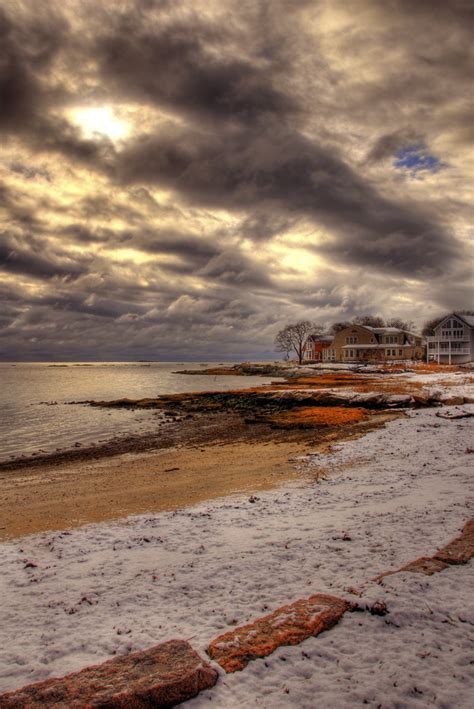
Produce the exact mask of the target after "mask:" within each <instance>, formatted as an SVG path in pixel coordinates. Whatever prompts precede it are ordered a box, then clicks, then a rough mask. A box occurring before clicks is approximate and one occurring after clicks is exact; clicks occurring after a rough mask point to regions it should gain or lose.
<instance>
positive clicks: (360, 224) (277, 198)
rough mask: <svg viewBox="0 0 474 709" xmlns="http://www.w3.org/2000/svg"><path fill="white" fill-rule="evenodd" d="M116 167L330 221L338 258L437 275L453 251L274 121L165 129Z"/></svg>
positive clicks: (416, 213)
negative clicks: (230, 127) (220, 128)
mask: <svg viewBox="0 0 474 709" xmlns="http://www.w3.org/2000/svg"><path fill="white" fill-rule="evenodd" d="M118 170H119V175H120V179H122V180H124V181H125V183H129V182H135V181H136V182H143V181H146V182H157V183H158V184H162V185H166V186H167V187H171V188H173V189H174V190H176V191H178V192H179V193H180V194H182V195H185V196H186V197H187V198H188V199H189V200H190V201H192V202H193V203H196V204H201V205H206V206H208V207H218V208H226V209H234V210H248V209H250V210H252V209H255V208H256V207H257V206H258V205H261V204H262V203H263V204H266V205H267V209H268V210H269V212H270V211H272V212H273V214H274V213H275V212H277V213H278V212H279V213H280V214H281V215H282V217H281V218H282V219H284V218H285V217H286V215H289V216H291V215H306V216H310V217H312V218H313V219H314V220H315V222H316V223H318V222H319V223H320V224H325V225H326V226H328V227H329V228H335V230H336V233H337V234H338V236H337V238H335V239H334V241H333V242H332V243H331V246H330V248H328V247H324V250H325V251H326V252H329V251H331V252H332V253H334V255H335V256H340V257H341V258H343V259H344V260H347V261H351V259H352V258H353V259H354V260H355V261H357V262H365V263H367V264H370V265H380V266H384V267H386V268H387V269H388V270H395V271H400V272H402V273H407V274H408V273H412V272H417V271H418V270H420V269H424V268H428V269H432V270H433V271H434V272H436V271H437V270H438V269H441V268H442V267H444V266H445V265H446V263H447V261H449V260H450V259H451V258H453V257H455V256H456V255H457V253H458V250H457V247H456V244H455V242H454V241H453V240H452V238H451V237H450V236H449V235H448V234H447V233H446V232H445V230H444V228H443V227H442V226H441V225H437V224H436V223H435V222H434V220H433V219H432V218H430V217H429V216H428V215H427V214H424V213H423V211H422V210H421V209H419V210H417V209H416V208H415V207H411V206H408V205H404V204H400V203H399V202H395V201H394V202H391V201H390V200H388V199H386V198H384V197H382V196H381V195H379V193H378V192H377V191H376V190H375V189H374V188H373V187H372V186H371V185H370V184H369V183H368V182H367V181H365V180H363V179H361V177H360V176H358V175H357V174H356V173H355V172H354V171H353V170H352V169H351V168H350V167H349V166H348V165H347V164H346V163H345V162H344V161H343V160H341V159H340V158H339V157H338V156H336V155H334V154H331V153H330V152H329V151H328V150H326V149H324V148H322V147H321V146H318V145H317V144H315V143H314V142H312V141H310V140H308V139H307V138H305V137H304V136H303V135H301V134H300V133H298V132H296V131H290V130H288V129H287V128H285V127H282V126H280V125H277V124H274V125H272V127H271V130H269V125H268V123H267V124H266V126H265V128H261V129H254V130H250V129H249V128H245V129H243V130H242V131H232V133H230V134H229V135H227V134H225V133H224V134H223V135H219V134H217V135H216V134H209V133H206V134H204V133H202V132H191V131H189V130H188V131H186V130H185V131H183V130H182V129H179V128H178V129H176V128H174V127H171V126H170V127H169V128H168V133H167V134H165V133H164V132H162V133H161V134H160V135H159V136H146V137H142V138H140V139H139V140H138V141H136V142H135V144H131V145H130V146H129V147H128V148H127V149H125V150H124V151H123V153H122V154H121V156H120V162H119V163H118ZM261 219H262V217H261ZM268 219H269V217H268ZM246 235H247V236H248V234H246ZM424 238H428V239H429V248H428V249H426V248H425V246H424V245H423V239H424ZM407 247H408V248H409V251H407ZM315 248H319V246H318V247H315Z"/></svg>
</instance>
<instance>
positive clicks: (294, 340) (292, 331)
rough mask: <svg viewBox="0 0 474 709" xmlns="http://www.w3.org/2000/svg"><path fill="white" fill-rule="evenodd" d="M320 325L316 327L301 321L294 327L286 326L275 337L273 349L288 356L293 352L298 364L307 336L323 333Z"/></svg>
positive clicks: (307, 321)
mask: <svg viewBox="0 0 474 709" xmlns="http://www.w3.org/2000/svg"><path fill="white" fill-rule="evenodd" d="M323 329H324V328H323V327H322V325H317V324H316V323H312V322H310V321H309V320H301V321H300V322H297V323H295V324H294V325H287V326H286V327H284V328H283V330H280V332H278V333H277V335H276V337H275V349H276V351H277V352H285V353H286V355H288V356H289V354H290V352H294V353H295V354H296V356H297V357H298V364H301V362H302V361H303V349H304V344H305V342H306V340H307V339H308V336H309V335H320V334H321V333H322V332H323Z"/></svg>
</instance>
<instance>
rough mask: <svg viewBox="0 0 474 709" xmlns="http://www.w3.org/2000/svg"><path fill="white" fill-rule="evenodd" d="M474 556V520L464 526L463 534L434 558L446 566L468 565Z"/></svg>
mask: <svg viewBox="0 0 474 709" xmlns="http://www.w3.org/2000/svg"><path fill="white" fill-rule="evenodd" d="M473 556H474V519H470V520H469V521H468V522H466V524H465V525H464V528H463V530H462V534H461V535H460V536H459V537H456V539H453V541H452V542H449V544H446V546H444V547H443V548H442V549H440V550H439V551H438V552H437V553H436V554H435V555H434V557H433V559H436V560H437V561H441V562H444V563H445V564H450V565H451V564H467V562H468V561H469V560H470V559H472V557H473Z"/></svg>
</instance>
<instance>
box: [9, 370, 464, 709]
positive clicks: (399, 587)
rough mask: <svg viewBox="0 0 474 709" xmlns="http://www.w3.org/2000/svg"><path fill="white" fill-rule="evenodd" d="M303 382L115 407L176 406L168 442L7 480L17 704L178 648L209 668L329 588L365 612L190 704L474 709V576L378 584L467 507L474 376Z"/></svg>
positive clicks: (42, 466) (426, 548) (405, 577)
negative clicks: (214, 648)
mask: <svg viewBox="0 0 474 709" xmlns="http://www.w3.org/2000/svg"><path fill="white" fill-rule="evenodd" d="M309 378H310V377H308V376H307V373H306V378H305V381H302V380H301V379H300V380H298V379H297V378H293V380H292V381H291V382H290V381H289V380H288V381H287V382H286V383H282V384H278V385H274V386H271V385H268V386H267V387H266V388H257V390H252V391H249V390H246V391H245V392H243V390H239V391H238V392H236V391H235V390H233V391H229V392H216V393H214V394H208V393H205V392H202V393H200V394H198V395H184V394H180V395H173V397H174V398H173V399H172V400H170V398H169V396H167V397H165V400H164V401H163V402H161V403H160V402H159V401H158V402H157V401H155V400H150V399H146V400H141V404H140V403H138V402H137V401H136V400H134V401H133V402H130V401H128V402H127V403H125V404H124V402H123V401H122V402H117V400H111V401H108V402H100V404H101V406H104V407H105V408H107V407H109V406H112V407H117V406H119V407H120V406H124V405H125V406H127V407H129V406H130V407H133V408H139V407H140V406H143V407H145V406H146V407H159V406H161V405H163V406H164V407H165V409H166V410H168V411H169V410H170V404H171V401H172V402H173V409H172V411H173V416H172V418H173V421H171V422H170V423H169V424H167V425H166V426H164V428H163V433H162V438H161V440H160V442H158V441H157V439H156V438H155V439H153V441H154V442H153V445H155V446H156V445H158V444H159V445H161V447H159V448H156V449H154V450H150V449H146V450H139V451H138V452H133V451H130V450H128V451H126V452H120V453H119V454H118V455H112V451H111V450H108V451H106V455H100V451H97V450H95V452H94V450H93V449H90V450H89V452H87V451H81V452H77V451H75V452H74V455H73V456H72V458H68V456H67V455H66V454H62V453H61V454H58V455H56V456H53V457H52V458H50V459H49V460H42V461H41V460H40V461H34V460H31V461H30V462H29V464H27V465H25V464H22V463H21V461H18V463H17V464H16V465H14V466H13V467H11V466H10V468H8V469H5V470H4V471H2V472H1V475H0V488H1V491H2V492H1V501H0V511H1V514H2V527H4V529H2V530H0V531H1V534H2V535H3V540H4V541H3V542H2V544H1V555H2V564H3V566H2V568H3V569H4V573H3V576H2V581H1V583H2V598H3V600H4V622H3V624H2V633H4V634H5V638H8V639H9V640H8V642H4V643H3V647H2V650H1V651H0V687H1V689H2V691H7V690H11V689H15V688H17V687H21V686H23V685H24V684H27V683H29V682H34V681H39V680H42V679H46V678H48V677H54V676H61V675H64V674H67V673H68V672H72V671H76V670H79V669H81V668H83V667H85V666H87V665H90V664H95V663H98V662H102V661H104V660H107V659H108V658H110V657H113V656H115V655H126V654H127V653H130V652H133V651H136V650H141V649H146V648H148V647H151V646H152V645H155V644H157V643H161V642H165V641H167V640H170V639H173V638H185V639H188V640H190V642H191V644H192V645H193V647H195V648H196V649H197V650H198V652H199V653H200V655H201V656H202V657H206V656H207V654H206V651H207V648H208V645H209V643H210V642H211V641H212V640H213V639H215V638H216V637H217V636H219V634H220V633H223V632H225V631H229V630H232V629H233V628H235V627H236V626H240V625H242V624H245V623H249V622H252V621H253V620H255V619H257V618H258V617H259V616H262V615H265V614H266V613H269V612H271V611H272V610H275V609H276V608H278V607H279V606H281V605H282V604H285V603H291V602H293V601H295V600H296V599H298V598H304V597H307V596H310V595H311V594H313V593H326V594H333V595H336V596H337V597H339V598H342V599H345V600H346V601H347V602H349V603H350V604H352V606H353V607H354V608H358V609H359V610H360V612H352V613H346V614H345V615H344V617H343V619H342V620H341V621H340V622H339V623H338V625H337V626H336V627H335V628H334V629H332V630H331V631H328V632H326V633H323V634H322V635H321V636H319V637H317V638H310V639H308V640H305V642H304V643H302V644H301V645H296V646H294V647H286V646H282V647H280V648H279V649H278V650H277V651H276V652H274V653H273V654H272V655H270V656H269V657H268V658H266V659H260V660H258V659H257V660H255V661H253V662H250V663H249V665H248V666H247V667H246V668H245V670H243V671H242V672H237V673H235V674H230V675H229V674H225V672H224V671H223V670H222V668H220V667H219V665H218V664H217V663H215V662H214V663H212V664H213V666H214V667H215V668H216V669H217V671H218V673H219V680H218V682H217V685H216V687H214V688H213V689H209V690H205V691H204V692H203V693H202V694H201V695H199V696H198V697H196V698H195V699H193V700H191V701H190V702H188V703H187V704H186V705H187V706H188V705H189V706H190V707H191V706H196V707H201V706H208V705H209V702H212V703H214V704H216V705H217V706H219V707H229V709H231V708H233V707H242V706H244V707H246V706H253V705H254V704H255V702H256V701H258V703H259V704H260V705H261V706H263V707H268V709H270V707H272V708H273V707H282V708H284V709H290V707H295V706H298V707H302V708H303V709H310V707H313V706H314V697H316V696H317V698H318V703H320V704H321V705H322V706H337V707H338V708H339V707H341V708H343V709H345V708H346V707H347V709H349V707H353V706H356V705H358V704H369V706H373V707H377V706H380V707H383V709H386V708H387V709H391V708H392V707H393V708H395V707H402V706H403V707H409V708H410V709H411V707H420V706H422V707H424V706H435V707H439V709H441V708H442V707H456V708H458V707H462V708H463V709H467V708H468V707H469V706H470V697H471V696H472V690H473V684H472V677H471V676H470V672H469V643H470V640H472V636H473V630H474V615H473V608H472V600H471V589H472V580H473V579H472V564H469V563H468V564H460V565H459V564H458V565H453V566H450V567H449V568H445V569H444V570H443V571H442V572H441V573H436V574H434V575H433V576H426V575H424V574H414V573H408V572H400V573H395V574H394V575H391V576H387V577H386V578H384V579H383V580H382V581H377V580H376V577H378V576H379V575H380V574H383V573H386V572H394V571H397V570H398V569H399V568H400V567H401V566H403V565H404V564H407V563H408V562H410V561H412V560H413V559H416V558H419V557H423V556H430V555H432V554H434V553H436V550H437V549H440V548H441V547H442V546H443V545H444V544H446V543H447V542H449V541H450V539H452V538H453V537H455V536H456V535H458V534H459V533H460V531H461V530H462V528H463V525H464V524H465V522H466V521H467V520H468V519H470V518H471V517H472V516H473V512H472V510H473V506H474V500H473V492H474V490H473V487H472V486H473V478H472V471H473V458H472V443H471V440H472V420H473V414H474V405H473V403H471V402H472V399H473V385H472V375H471V373H470V372H469V371H468V370H444V371H443V370H441V371H439V370H436V369H434V368H432V369H431V370H430V371H424V370H422V369H421V368H420V369H418V370H417V371H409V372H402V373H400V372H399V373H393V372H392V373H389V374H388V375H387V373H385V374H384V375H381V374H378V375H376V379H377V381H378V382H379V383H378V384H377V382H376V381H375V380H374V374H373V373H371V374H370V373H365V374H360V373H356V374H354V373H351V372H345V373H344V372H343V373H342V374H337V375H334V373H333V374H332V375H331V374H330V373H327V372H318V371H317V370H316V371H314V372H313V377H312V378H313V379H315V380H316V382H320V387H318V386H317V383H316V384H315V382H309V381H308V379H309ZM410 392H411V393H410ZM301 397H303V398H301ZM239 402H240V403H239ZM295 402H297V404H298V405H297V406H295ZM323 402H324V405H323ZM343 402H345V405H342V404H343ZM363 402H364V406H362V403H363ZM433 402H436V403H433ZM316 403H317V404H318V405H317V406H316V405H315V404H316ZM239 406H241V409H239ZM231 407H233V408H231ZM371 407H372V408H371ZM152 410H154V409H152ZM211 412H213V413H211ZM354 412H358V413H357V415H355V414H354ZM323 415H324V416H325V417H326V425H323V424H322V418H321V417H322V416H323ZM186 416H191V417H192V418H189V419H187V418H186ZM169 418H171V416H169ZM205 421H207V422H208V423H207V426H208V427H207V428H206V426H205V425H204V422H205ZM77 456H79V457H77ZM81 456H82V457H81ZM19 505H21V514H19V513H18V509H19ZM3 520H5V521H3ZM377 603H378V604H380V603H383V604H385V606H386V608H387V613H385V612H384V613H382V614H381V615H373V614H372V613H371V612H368V611H367V609H368V608H370V607H372V606H374V604H377ZM402 648H405V651H404V652H403V653H402ZM406 648H410V651H409V652H406ZM446 673H449V676H450V682H449V685H446V683H445V682H444V681H443V679H442V678H443V676H445V674H446Z"/></svg>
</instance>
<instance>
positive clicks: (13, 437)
mask: <svg viewBox="0 0 474 709" xmlns="http://www.w3.org/2000/svg"><path fill="white" fill-rule="evenodd" d="M203 366H204V363H198V364H189V363H186V365H185V368H186V369H197V370H199V369H201V368H202V367H203ZM205 366H208V365H207V363H206V365H205ZM209 366H215V365H214V363H209ZM177 367H183V363H173V362H171V363H170V362H166V363H161V362H143V363H113V362H109V363H99V364H90V363H81V362H78V363H75V364H48V363H46V364H0V380H1V389H0V411H1V416H0V461H2V460H7V459H10V458H11V457H17V456H19V455H22V454H23V455H28V456H29V455H31V454H32V453H35V452H39V451H43V452H48V453H49V452H53V451H55V450H57V449H61V450H63V449H67V448H72V447H74V446H76V445H77V446H78V447H79V446H81V445H86V444H87V445H90V444H91V443H99V442H104V441H107V440H111V439H112V438H114V437H116V436H124V435H128V434H135V433H146V432H148V431H151V430H153V429H156V427H157V424H158V423H159V421H160V420H161V414H160V413H158V412H156V411H155V412H153V411H128V410H123V409H120V410H114V409H98V408H91V407H89V406H69V405H68V404H67V402H71V401H78V400H86V399H94V400H102V399H120V398H122V397H129V398H131V399H135V398H140V397H153V396H158V395H160V394H175V393H181V392H186V391H206V390H210V389H214V390H221V391H224V390H226V389H234V388H241V387H245V386H249V387H250V386H256V385H260V384H265V383H267V382H270V381H271V380H270V379H263V378H262V377H232V376H230V377H214V376H206V375H193V376H186V375H179V374H173V371H174V370H176V368H177Z"/></svg>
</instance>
